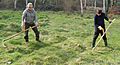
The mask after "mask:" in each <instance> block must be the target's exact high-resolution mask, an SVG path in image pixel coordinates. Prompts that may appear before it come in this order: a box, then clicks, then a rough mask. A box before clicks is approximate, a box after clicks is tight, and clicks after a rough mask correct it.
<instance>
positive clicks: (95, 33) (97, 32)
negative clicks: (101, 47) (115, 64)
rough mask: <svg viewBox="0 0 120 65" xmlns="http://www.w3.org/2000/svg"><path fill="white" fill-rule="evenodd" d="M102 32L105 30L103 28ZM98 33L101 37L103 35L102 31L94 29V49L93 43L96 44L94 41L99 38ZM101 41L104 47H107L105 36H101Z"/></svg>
mask: <svg viewBox="0 0 120 65" xmlns="http://www.w3.org/2000/svg"><path fill="white" fill-rule="evenodd" d="M104 31H105V28H104ZM99 33H100V34H101V36H102V35H103V31H102V30H99V29H96V30H95V32H94V37H93V43H92V47H95V42H96V39H97V38H98V36H99ZM103 40H104V44H105V46H107V38H106V34H105V35H104V36H103Z"/></svg>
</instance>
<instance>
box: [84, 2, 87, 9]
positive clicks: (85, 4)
mask: <svg viewBox="0 0 120 65" xmlns="http://www.w3.org/2000/svg"><path fill="white" fill-rule="evenodd" d="M86 6H87V2H86V0H85V2H84V8H85V9H86Z"/></svg>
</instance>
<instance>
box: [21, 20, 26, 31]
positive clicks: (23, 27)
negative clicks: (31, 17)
mask: <svg viewBox="0 0 120 65" xmlns="http://www.w3.org/2000/svg"><path fill="white" fill-rule="evenodd" d="M21 28H22V31H25V23H24V22H22V24H21Z"/></svg>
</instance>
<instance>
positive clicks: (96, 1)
mask: <svg viewBox="0 0 120 65" xmlns="http://www.w3.org/2000/svg"><path fill="white" fill-rule="evenodd" d="M96 3H97V1H96V0H95V2H94V9H95V10H96Z"/></svg>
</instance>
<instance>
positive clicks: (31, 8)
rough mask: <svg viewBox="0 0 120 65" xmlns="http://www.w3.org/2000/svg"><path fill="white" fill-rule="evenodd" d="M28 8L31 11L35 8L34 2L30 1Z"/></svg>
mask: <svg viewBox="0 0 120 65" xmlns="http://www.w3.org/2000/svg"><path fill="white" fill-rule="evenodd" d="M27 9H28V10H29V11H31V10H33V4H32V3H28V4H27Z"/></svg>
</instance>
